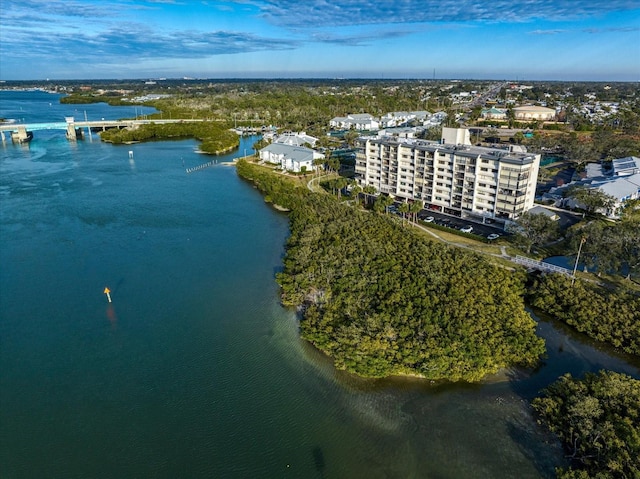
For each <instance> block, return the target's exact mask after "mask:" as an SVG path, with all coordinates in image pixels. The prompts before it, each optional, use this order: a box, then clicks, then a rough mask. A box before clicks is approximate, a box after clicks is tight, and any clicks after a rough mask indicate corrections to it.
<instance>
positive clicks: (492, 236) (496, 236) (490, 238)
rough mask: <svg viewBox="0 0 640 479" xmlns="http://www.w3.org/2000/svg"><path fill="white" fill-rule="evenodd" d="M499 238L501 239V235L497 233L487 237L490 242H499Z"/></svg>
mask: <svg viewBox="0 0 640 479" xmlns="http://www.w3.org/2000/svg"><path fill="white" fill-rule="evenodd" d="M498 238H500V235H499V234H497V233H491V234H490V235H489V236H487V239H488V240H489V241H493V240H497V239H498Z"/></svg>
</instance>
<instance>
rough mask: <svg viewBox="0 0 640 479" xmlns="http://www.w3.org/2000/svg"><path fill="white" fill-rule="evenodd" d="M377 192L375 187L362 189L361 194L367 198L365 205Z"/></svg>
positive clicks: (369, 186) (368, 186)
mask: <svg viewBox="0 0 640 479" xmlns="http://www.w3.org/2000/svg"><path fill="white" fill-rule="evenodd" d="M377 191H378V190H376V187H375V186H372V185H367V186H365V187H364V188H362V192H363V193H364V194H365V195H366V197H367V204H369V201H370V198H371V195H375V194H376V193H377Z"/></svg>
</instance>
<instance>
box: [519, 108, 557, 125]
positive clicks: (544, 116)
mask: <svg viewBox="0 0 640 479" xmlns="http://www.w3.org/2000/svg"><path fill="white" fill-rule="evenodd" d="M513 114H514V117H515V119H516V120H525V121H531V120H539V121H551V120H553V119H554V118H555V117H556V111H555V110H554V109H552V108H547V107H544V106H517V107H515V108H514V109H513Z"/></svg>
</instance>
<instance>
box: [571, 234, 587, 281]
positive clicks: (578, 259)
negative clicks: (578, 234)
mask: <svg viewBox="0 0 640 479" xmlns="http://www.w3.org/2000/svg"><path fill="white" fill-rule="evenodd" d="M585 241H587V237H586V236H583V237H582V238H581V239H580V246H579V247H578V256H576V262H575V264H574V265H573V275H571V286H573V283H574V282H575V281H576V270H577V269H578V261H580V252H581V251H582V245H583V244H584V243H585Z"/></svg>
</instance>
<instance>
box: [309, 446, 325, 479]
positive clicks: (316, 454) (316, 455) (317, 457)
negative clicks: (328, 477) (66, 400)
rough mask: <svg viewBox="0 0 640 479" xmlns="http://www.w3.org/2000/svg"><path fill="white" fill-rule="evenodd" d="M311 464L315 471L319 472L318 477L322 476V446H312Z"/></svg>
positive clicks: (323, 463) (323, 466) (323, 465)
mask: <svg viewBox="0 0 640 479" xmlns="http://www.w3.org/2000/svg"><path fill="white" fill-rule="evenodd" d="M312 454H313V464H314V466H315V468H316V471H318V472H319V473H320V477H324V469H325V462H324V452H322V448H321V447H320V446H316V447H314V448H313V451H312Z"/></svg>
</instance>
